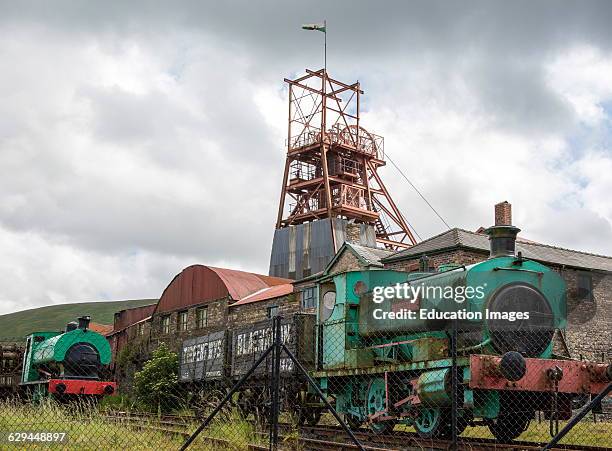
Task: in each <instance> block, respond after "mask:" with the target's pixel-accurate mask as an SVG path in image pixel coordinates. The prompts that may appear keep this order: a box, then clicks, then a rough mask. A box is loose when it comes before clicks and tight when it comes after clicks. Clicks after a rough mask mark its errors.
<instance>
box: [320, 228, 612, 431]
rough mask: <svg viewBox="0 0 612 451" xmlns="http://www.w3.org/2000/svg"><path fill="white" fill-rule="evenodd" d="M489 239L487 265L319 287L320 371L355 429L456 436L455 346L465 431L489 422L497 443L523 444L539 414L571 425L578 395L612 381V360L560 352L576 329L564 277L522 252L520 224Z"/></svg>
mask: <svg viewBox="0 0 612 451" xmlns="http://www.w3.org/2000/svg"><path fill="white" fill-rule="evenodd" d="M488 233H489V235H490V240H491V258H489V259H488V260H487V261H484V262H481V263H476V264H473V265H470V266H458V265H446V266H443V267H441V268H440V270H439V271H438V272H436V273H425V272H421V273H406V272H400V271H388V270H373V271H353V272H345V273H340V274H337V275H333V276H330V277H329V278H328V279H326V280H325V279H323V280H321V281H320V286H319V299H320V303H319V309H318V313H317V324H318V337H317V339H318V346H317V350H318V370H317V371H316V372H315V373H314V374H313V376H314V377H315V378H316V380H317V381H318V384H319V386H320V388H321V389H322V390H323V392H324V393H326V394H327V395H328V396H329V397H330V398H333V399H334V400H335V408H336V410H337V411H338V412H340V413H343V414H344V416H345V418H346V420H347V421H348V423H349V425H350V426H351V427H358V426H360V425H362V424H367V425H369V426H370V428H371V429H373V430H374V431H376V432H385V431H390V430H392V429H393V427H394V426H395V425H396V424H405V425H408V426H413V427H414V428H415V429H416V431H417V432H418V433H419V434H420V435H421V436H423V437H427V438H431V437H440V438H444V437H448V436H449V435H450V434H451V405H452V396H451V392H452V391H451V389H452V368H453V360H452V358H451V357H452V355H453V353H452V349H454V350H455V351H456V353H455V354H454V355H455V356H456V360H455V362H456V365H455V366H454V368H456V373H455V374H456V378H455V380H456V390H457V392H456V393H458V396H457V398H458V400H459V401H458V403H457V405H456V412H457V423H456V424H457V425H458V429H459V430H458V433H461V432H462V431H463V429H464V428H465V427H466V426H468V425H477V424H486V425H488V426H489V428H490V430H491V432H492V433H493V434H494V435H495V436H496V438H498V439H500V440H510V439H514V438H516V437H518V436H519V435H520V434H521V433H522V432H523V431H524V430H525V429H526V428H527V426H528V425H529V422H530V420H531V419H532V418H533V417H534V412H535V411H543V412H544V413H545V414H546V415H547V416H548V417H549V418H558V419H566V418H569V416H570V415H571V402H572V400H573V399H574V398H575V397H577V396H579V395H585V394H586V395H588V394H591V393H597V392H598V391H600V390H601V389H602V388H603V386H604V384H605V383H606V381H609V380H611V379H612V366H610V365H605V364H595V363H585V362H580V361H576V360H570V359H569V358H562V357H559V356H556V355H555V354H554V353H553V342H554V340H555V336H556V334H557V332H558V331H560V330H563V329H564V328H565V327H566V297H565V296H566V295H565V283H564V281H563V279H562V278H561V277H560V276H559V275H558V274H557V273H556V272H555V271H554V270H552V269H550V268H548V267H546V266H544V265H542V264H540V263H537V262H535V261H529V260H526V259H523V258H522V257H521V256H520V255H519V256H515V255H514V247H515V238H516V234H517V233H518V229H517V228H515V227H512V226H496V227H492V228H490V229H489V230H488ZM451 339H453V341H452V342H451ZM453 345H454V348H453ZM586 366H588V368H587V369H586V370H585V367H586Z"/></svg>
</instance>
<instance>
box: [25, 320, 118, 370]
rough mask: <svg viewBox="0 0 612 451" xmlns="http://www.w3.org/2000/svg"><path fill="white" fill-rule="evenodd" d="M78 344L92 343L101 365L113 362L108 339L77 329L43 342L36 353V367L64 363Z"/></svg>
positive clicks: (95, 333)
mask: <svg viewBox="0 0 612 451" xmlns="http://www.w3.org/2000/svg"><path fill="white" fill-rule="evenodd" d="M76 343H90V344H91V345H93V346H94V348H96V349H97V350H98V353H99V355H100V363H101V364H102V365H108V364H109V363H110V361H111V348H110V345H109V344H108V341H107V340H106V338H104V337H103V336H102V335H100V334H99V333H97V332H92V331H90V330H83V329H75V330H71V331H70V332H66V333H64V334H61V335H57V336H55V337H53V338H50V339H48V340H45V341H43V342H42V343H41V344H40V345H39V346H38V347H37V348H36V350H35V351H34V356H33V357H34V359H33V363H34V365H38V364H41V363H48V362H63V361H64V358H65V356H66V352H67V351H68V349H70V347H71V346H72V345H74V344H76Z"/></svg>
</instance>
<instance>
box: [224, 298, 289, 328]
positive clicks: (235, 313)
mask: <svg viewBox="0 0 612 451" xmlns="http://www.w3.org/2000/svg"><path fill="white" fill-rule="evenodd" d="M271 307H278V314H279V315H280V316H289V315H292V314H293V313H296V312H299V311H300V302H299V293H291V294H289V295H287V296H282V297H278V298H272V299H266V300H263V301H257V302H252V303H249V304H242V305H236V306H230V307H229V314H228V323H229V324H231V325H232V326H243V325H245V324H252V323H255V322H257V321H262V320H264V319H267V318H269V314H268V313H269V309H270V308H271Z"/></svg>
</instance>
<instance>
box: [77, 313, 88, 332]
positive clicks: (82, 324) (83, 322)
mask: <svg viewBox="0 0 612 451" xmlns="http://www.w3.org/2000/svg"><path fill="white" fill-rule="evenodd" d="M78 320H79V329H83V330H87V328H88V327H89V322H90V321H91V316H81V317H79V318H78Z"/></svg>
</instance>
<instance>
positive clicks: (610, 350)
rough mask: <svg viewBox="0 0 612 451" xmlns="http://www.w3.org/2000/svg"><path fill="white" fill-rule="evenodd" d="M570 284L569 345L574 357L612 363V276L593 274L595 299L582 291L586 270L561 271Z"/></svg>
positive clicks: (568, 284) (568, 305)
mask: <svg viewBox="0 0 612 451" xmlns="http://www.w3.org/2000/svg"><path fill="white" fill-rule="evenodd" d="M559 272H560V274H561V276H562V277H563V279H564V280H565V282H566V283H567V323H568V326H567V332H566V336H567V343H568V346H569V348H570V351H571V353H572V356H573V357H579V356H580V355H582V356H583V357H584V358H586V359H591V360H597V361H599V360H602V359H603V360H604V361H611V360H612V274H610V273H604V272H595V271H590V272H586V274H590V275H591V277H592V286H593V291H592V293H593V295H592V300H588V299H584V297H583V296H580V293H579V290H578V276H579V275H580V274H585V271H580V270H575V269H559Z"/></svg>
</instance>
